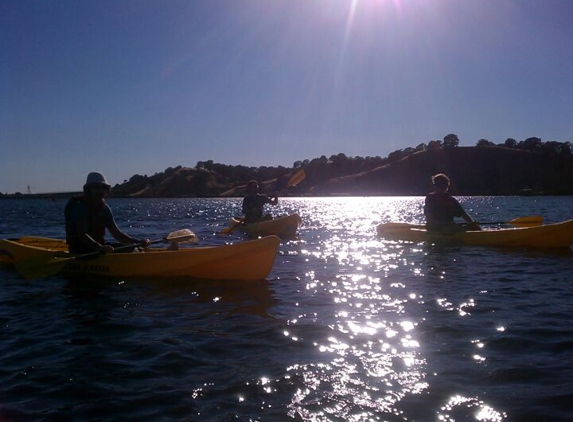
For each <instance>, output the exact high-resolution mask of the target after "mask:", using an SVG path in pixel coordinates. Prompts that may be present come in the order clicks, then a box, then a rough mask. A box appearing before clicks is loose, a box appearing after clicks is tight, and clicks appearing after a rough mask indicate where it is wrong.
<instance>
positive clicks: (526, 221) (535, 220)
mask: <svg viewBox="0 0 573 422" xmlns="http://www.w3.org/2000/svg"><path fill="white" fill-rule="evenodd" d="M509 224H511V225H512V226H524V227H529V226H540V225H542V224H543V217H542V216H541V215H530V216H527V217H518V218H514V219H513V220H510V221H509Z"/></svg>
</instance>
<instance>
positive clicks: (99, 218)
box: [64, 195, 106, 249]
mask: <svg viewBox="0 0 573 422" xmlns="http://www.w3.org/2000/svg"><path fill="white" fill-rule="evenodd" d="M80 205H82V206H85V207H86V210H87V225H88V230H87V232H88V234H89V235H90V236H91V237H92V238H93V239H94V240H95V241H97V242H99V243H102V244H103V243H104V238H105V227H106V221H105V216H104V211H105V205H104V207H102V209H101V211H99V212H98V210H93V209H92V208H91V207H89V206H88V205H87V203H86V200H85V197H84V196H83V195H78V196H73V197H71V198H70V199H69V200H68V202H67V203H66V207H65V208H64V218H65V221H66V242H67V244H68V245H69V246H70V249H72V247H74V248H75V247H76V246H78V247H81V246H80V245H81V241H80V240H79V239H78V237H77V233H76V231H75V227H74V223H75V222H74V221H72V216H73V212H74V209H75V208H76V207H77V206H80Z"/></svg>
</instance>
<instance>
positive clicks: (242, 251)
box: [0, 236, 280, 281]
mask: <svg viewBox="0 0 573 422" xmlns="http://www.w3.org/2000/svg"><path fill="white" fill-rule="evenodd" d="M279 245H280V239H279V238H278V237H277V236H266V237H262V238H260V239H255V240H250V241H244V242H238V243H234V244H227V245H220V246H199V247H189V248H180V249H179V250H176V251H171V250H167V249H160V248H148V249H144V250H141V251H139V252H130V253H112V254H106V255H98V256H96V257H90V258H89V259H79V258H78V259H75V258H77V256H75V255H73V254H70V253H69V252H67V245H66V243H65V241H63V240H58V239H51V238H45V237H33V236H26V237H21V238H18V239H3V240H0V262H3V263H4V264H9V265H14V266H15V267H16V269H17V270H18V271H19V272H20V273H21V274H22V275H23V276H26V274H25V273H28V271H27V270H28V269H29V268H27V265H28V264H29V266H30V267H31V266H34V265H36V266H38V265H42V264H44V265H45V267H48V266H50V265H54V264H58V263H60V264H61V268H62V269H61V273H62V274H65V275H76V274H82V275H84V274H85V275H96V276H109V277H125V278H132V277H149V278H155V277H158V278H179V277H186V278H194V279H209V280H238V281H250V280H262V279H265V278H266V277H268V275H269V274H270V272H271V270H272V268H273V265H274V262H275V258H276V255H277V251H278V247H279ZM70 258H71V259H70ZM30 270H31V272H32V273H34V274H36V273H40V274H41V273H42V268H38V269H36V270H35V271H33V270H32V269H31V268H30ZM34 278H35V277H34Z"/></svg>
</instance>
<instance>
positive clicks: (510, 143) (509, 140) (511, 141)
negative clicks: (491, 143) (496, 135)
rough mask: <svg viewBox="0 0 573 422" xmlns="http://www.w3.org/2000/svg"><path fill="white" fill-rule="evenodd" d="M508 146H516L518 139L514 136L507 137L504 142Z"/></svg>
mask: <svg viewBox="0 0 573 422" xmlns="http://www.w3.org/2000/svg"><path fill="white" fill-rule="evenodd" d="M503 146H505V147H506V148H515V147H516V146H517V141H516V140H515V139H513V138H507V139H506V140H505V142H504V144H503Z"/></svg>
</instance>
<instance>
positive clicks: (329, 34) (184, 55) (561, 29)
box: [0, 0, 573, 193]
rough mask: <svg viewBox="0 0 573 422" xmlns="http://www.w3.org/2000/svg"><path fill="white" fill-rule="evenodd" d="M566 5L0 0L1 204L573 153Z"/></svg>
mask: <svg viewBox="0 0 573 422" xmlns="http://www.w3.org/2000/svg"><path fill="white" fill-rule="evenodd" d="M571 22H573V1H569V0H97V1H96V0H0V193H14V192H22V193H26V192H27V191H28V190H29V191H30V192H32V193H42V192H62V191H73V190H80V189H81V187H82V186H83V184H84V183H85V180H86V176H87V174H88V173H89V172H91V171H100V172H102V173H104V174H105V175H106V177H107V179H108V180H109V182H110V183H111V184H112V185H115V184H116V183H122V182H123V181H124V180H127V179H129V178H130V177H131V176H133V175H135V174H140V175H149V176H151V175H152V174H155V173H159V172H162V171H164V170H165V169H166V168H168V167H176V166H179V165H181V166H184V167H185V166H186V167H193V166H195V164H196V163H197V162H198V161H207V160H213V161H214V162H218V163H223V164H229V165H245V166H255V167H258V166H278V165H281V166H285V167H291V166H292V165H293V163H294V162H296V161H302V160H305V159H309V160H312V159H313V158H318V157H320V156H322V155H325V156H326V157H330V156H331V155H335V154H338V153H344V154H346V155H347V156H349V157H354V156H361V157H367V156H380V157H386V156H388V154H390V153H391V152H393V151H396V150H399V149H404V148H408V147H416V146H418V145H419V144H421V143H428V142H429V141H431V140H443V138H444V137H445V136H446V135H448V134H450V133H454V134H456V135H457V136H458V137H459V139H460V146H474V145H475V144H476V143H477V141H478V140H479V139H487V140H489V141H491V142H494V143H496V144H498V143H503V142H505V140H506V139H507V138H514V139H516V140H517V141H522V140H524V139H527V138H529V137H534V136H535V137H538V138H541V139H542V141H544V142H545V141H559V142H566V141H573V25H571Z"/></svg>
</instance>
